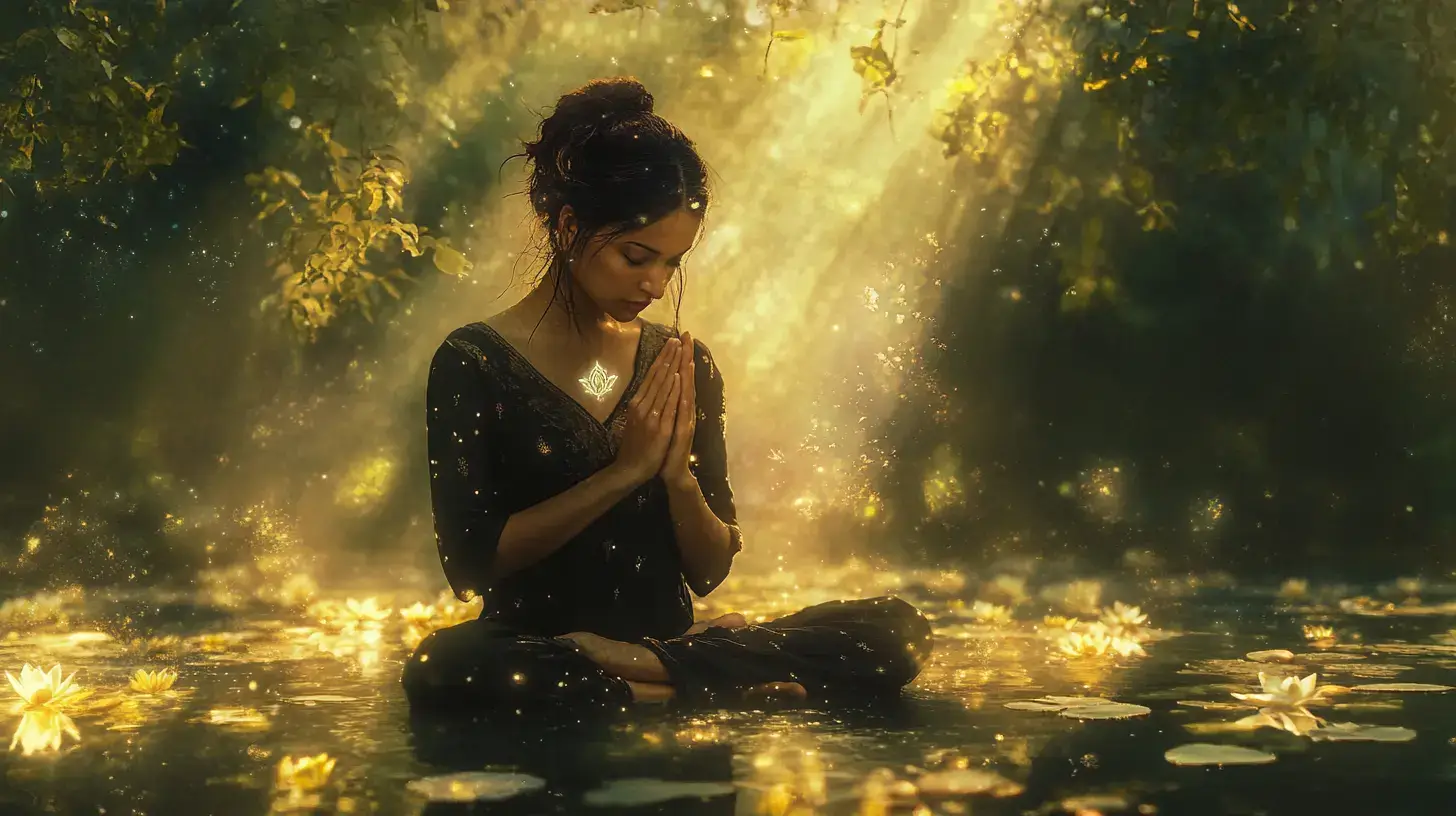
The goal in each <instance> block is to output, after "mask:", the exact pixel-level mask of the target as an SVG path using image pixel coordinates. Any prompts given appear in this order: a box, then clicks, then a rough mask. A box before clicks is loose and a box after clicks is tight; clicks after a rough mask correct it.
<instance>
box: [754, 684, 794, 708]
mask: <svg viewBox="0 0 1456 816" xmlns="http://www.w3.org/2000/svg"><path fill="white" fill-rule="evenodd" d="M743 696H744V698H745V699H747V700H749V701H750V702H755V701H758V702H775V703H802V702H803V701H804V700H807V699H808V698H809V691H808V689H806V688H804V685H803V684H802V683H762V684H760V685H757V686H753V687H751V688H749V689H748V690H747V691H745V692H744V693H743Z"/></svg>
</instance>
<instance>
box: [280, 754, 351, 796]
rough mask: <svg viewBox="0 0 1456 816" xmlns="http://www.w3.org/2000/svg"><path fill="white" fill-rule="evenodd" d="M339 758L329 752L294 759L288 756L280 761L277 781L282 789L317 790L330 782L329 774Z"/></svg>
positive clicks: (302, 791)
mask: <svg viewBox="0 0 1456 816" xmlns="http://www.w3.org/2000/svg"><path fill="white" fill-rule="evenodd" d="M337 762H338V760H337V759H334V758H333V757H331V756H329V755H328V754H319V755H317V756H305V757H299V758H298V759H294V758H293V757H292V756H286V757H284V758H283V760H282V761H281V762H279V763H278V772H277V776H276V778H275V783H276V786H277V788H278V790H280V791H285V790H286V791H298V792H300V793H305V792H308V791H315V790H318V789H319V788H322V787H323V786H324V785H326V784H328V781H329V775H330V774H332V773H333V772H334V765H335V764H336V763H337Z"/></svg>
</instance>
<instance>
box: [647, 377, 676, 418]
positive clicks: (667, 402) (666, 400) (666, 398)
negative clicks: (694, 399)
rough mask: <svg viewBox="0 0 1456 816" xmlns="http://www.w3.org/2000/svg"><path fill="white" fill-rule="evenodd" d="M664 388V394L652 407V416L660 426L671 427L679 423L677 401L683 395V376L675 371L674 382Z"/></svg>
mask: <svg viewBox="0 0 1456 816" xmlns="http://www.w3.org/2000/svg"><path fill="white" fill-rule="evenodd" d="M661 390H662V396H661V398H660V399H659V400H658V402H657V403H656V404H655V405H654V406H653V408H652V417H653V419H656V420H657V421H658V422H659V423H660V424H659V425H658V427H659V428H668V429H671V428H673V427H674V426H675V425H676V424H677V401H678V398H679V397H681V396H682V377H681V376H679V375H678V374H677V372H673V375H672V382H671V383H669V384H668V386H667V387H666V388H664V389H661Z"/></svg>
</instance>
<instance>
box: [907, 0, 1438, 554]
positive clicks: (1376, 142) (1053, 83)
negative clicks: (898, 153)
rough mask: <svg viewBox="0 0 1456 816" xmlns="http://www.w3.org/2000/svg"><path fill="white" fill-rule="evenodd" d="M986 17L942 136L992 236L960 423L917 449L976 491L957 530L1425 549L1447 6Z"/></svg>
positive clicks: (1206, 548) (965, 365)
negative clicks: (959, 470) (999, 49)
mask: <svg viewBox="0 0 1456 816" xmlns="http://www.w3.org/2000/svg"><path fill="white" fill-rule="evenodd" d="M1002 14H1003V19H1004V28H1003V30H1002V33H1003V34H1004V35H1005V37H1006V40H1007V43H1008V45H1007V48H1006V49H1005V50H1004V52H1003V53H1000V54H998V55H997V57H996V58H994V59H991V60H983V61H979V62H975V63H971V64H969V65H968V66H967V69H966V71H965V73H964V75H963V76H962V77H960V78H959V79H957V80H956V81H954V82H953V83H952V85H951V93H950V95H949V97H948V99H947V102H946V104H945V106H944V108H943V110H942V111H941V115H940V117H939V119H938V122H937V125H936V128H935V132H934V134H933V135H934V136H935V138H937V139H939V140H940V141H941V142H942V143H943V144H944V146H945V152H946V154H947V155H948V156H951V157H954V158H955V160H956V172H957V173H959V174H963V175H965V176H966V177H967V181H966V182H965V183H966V184H968V185H974V186H973V188H974V189H978V190H984V191H985V194H984V197H983V199H982V201H981V202H980V203H981V204H983V205H986V206H987V208H988V210H989V211H991V212H993V213H1000V214H1002V215H1004V218H1003V217H1002V215H997V216H996V220H995V222H994V223H995V229H994V230H988V231H987V232H988V233H991V234H992V240H994V242H995V244H994V246H992V247H987V248H986V249H985V251H984V254H983V257H985V258H987V269H986V270H985V274H984V275H982V276H981V277H979V278H977V279H976V281H975V283H973V284H971V285H969V286H967V287H965V288H964V289H963V290H960V291H957V292H955V293H953V294H952V296H950V297H948V298H947V300H946V304H945V308H946V313H947V322H946V325H945V326H944V328H943V330H942V331H943V333H944V335H945V337H946V339H947V342H948V346H949V350H948V352H947V353H946V354H945V355H943V356H942V357H941V358H940V360H939V361H938V362H937V365H938V366H939V367H940V368H941V372H942V375H943V376H944V378H946V379H948V380H950V381H952V382H955V383H961V384H964V387H962V388H961V389H960V391H961V397H960V399H959V403H960V405H959V407H958V409H957V411H956V412H955V416H956V417H958V418H960V420H961V421H960V422H959V423H950V424H947V425H945V426H943V427H940V428H938V429H935V430H933V431H931V430H930V429H925V430H926V433H925V434H924V438H923V439H922V440H920V441H919V442H917V443H916V444H917V445H919V446H920V447H921V448H923V449H924V451H929V450H931V449H933V448H934V446H935V445H936V444H939V442H940V441H941V440H949V441H950V443H951V445H952V447H953V448H954V450H955V452H956V453H957V455H958V457H959V459H960V460H961V461H962V462H963V463H964V468H965V470H966V471H967V472H975V473H976V474H978V476H977V479H978V483H977V487H976V491H975V493H976V495H978V496H980V500H979V501H980V502H981V503H980V505H979V506H978V507H975V508H969V509H967V510H966V513H967V515H966V516H964V517H963V520H964V519H971V520H974V521H976V522H977V523H980V524H983V525H985V527H984V528H983V529H985V530H991V529H999V530H1000V531H1001V533H997V534H996V535H1002V534H1004V535H1006V536H1007V537H1011V536H1014V535H1015V534H1016V531H1022V532H1026V531H1031V530H1038V531H1040V534H1042V535H1046V536H1052V535H1059V537H1058V538H1057V540H1058V541H1061V542H1063V543H1064V544H1065V545H1068V546H1070V543H1071V541H1072V540H1073V539H1076V538H1078V537H1081V538H1082V539H1084V540H1088V539H1095V538H1097V537H1099V536H1101V537H1103V539H1104V540H1105V542H1106V543H1108V544H1111V543H1113V542H1116V543H1117V544H1118V545H1120V546H1129V545H1131V544H1132V543H1134V542H1135V541H1137V539H1138V537H1139V535H1157V536H1158V537H1160V538H1161V539H1162V540H1163V542H1164V543H1168V542H1173V541H1183V542H1189V543H1191V544H1193V545H1196V546H1190V547H1187V548H1185V549H1186V552H1187V554H1195V553H1199V554H1204V555H1210V554H1212V553H1213V552H1215V551H1216V552H1219V553H1221V554H1222V555H1223V556H1233V554H1234V553H1238V557H1237V558H1233V557H1229V558H1227V560H1226V561H1225V563H1228V564H1233V563H1236V562H1237V561H1238V560H1239V559H1243V563H1245V564H1246V565H1247V564H1249V563H1250V562H1251V559H1259V558H1262V559H1266V560H1270V561H1272V560H1275V559H1276V557H1277V558H1278V559H1283V560H1284V561H1285V562H1290V563H1292V562H1297V561H1298V560H1299V559H1300V558H1301V557H1302V556H1308V555H1309V554H1311V553H1328V552H1331V551H1332V550H1331V549H1330V548H1334V547H1339V548H1343V549H1342V550H1341V551H1342V552H1346V553H1352V552H1355V551H1356V550H1357V548H1359V547H1362V546H1370V545H1371V544H1372V543H1373V542H1376V541H1379V542H1381V544H1380V547H1384V548H1386V549H1384V550H1379V548H1377V550H1379V551H1382V552H1393V551H1395V550H1396V549H1397V548H1399V547H1407V548H1429V547H1434V546H1435V542H1437V541H1440V540H1442V539H1441V537H1442V536H1443V535H1446V534H1448V533H1449V532H1450V531H1451V529H1452V528H1453V525H1456V514H1453V513H1451V512H1450V511H1448V510H1445V509H1444V508H1443V507H1442V506H1440V503H1439V502H1432V501H1431V499H1430V497H1431V496H1433V495H1438V494H1439V490H1440V486H1443V485H1445V486H1449V483H1450V481H1451V474H1452V472H1453V471H1456V448H1453V446H1451V445H1450V444H1447V443H1445V442H1443V441H1442V440H1449V439H1452V438H1456V436H1453V432H1456V424H1453V423H1452V421H1451V420H1450V419H1449V416H1448V415H1449V411H1443V410H1439V409H1438V407H1437V406H1441V405H1449V401H1450V400H1451V399H1453V398H1456V390H1453V389H1452V388H1451V387H1450V386H1449V377H1446V378H1444V379H1443V377H1442V376H1441V375H1440V372H1449V371H1450V370H1451V360H1452V357H1453V355H1452V354H1451V350H1450V348H1449V345H1448V344H1447V342H1446V341H1445V340H1443V338H1444V333H1443V332H1441V331H1440V330H1439V328H1438V327H1439V326H1441V325H1443V324H1445V323H1446V322H1447V320H1448V319H1449V311H1448V304H1449V303H1450V302H1451V300H1450V299H1451V293H1452V280H1451V278H1450V275H1449V273H1448V272H1446V271H1445V270H1447V269H1448V268H1449V263H1450V254H1449V247H1448V246H1447V244H1448V240H1449V239H1448V236H1449V232H1450V230H1451V229H1452V223H1451V222H1452V206H1451V205H1452V200H1451V196H1452V192H1451V190H1452V187H1451V183H1450V179H1451V176H1452V171H1453V164H1452V162H1453V161H1456V159H1453V155H1452V151H1451V144H1450V141H1449V140H1450V138H1451V136H1450V133H1451V132H1452V130H1451V126H1452V122H1453V116H1456V83H1453V82H1452V81H1451V79H1452V71H1453V69H1452V67H1451V62H1450V58H1449V55H1450V54H1451V53H1452V52H1453V46H1456V41H1453V39H1452V34H1453V32H1456V4H1452V3H1450V2H1445V0H1431V1H1430V2H1421V3H1411V4H1390V3H1348V2H1336V1H1335V0H1315V1H1314V2H1291V0H1254V1H1251V2H1240V3H1229V2H1211V1H1210V0H1196V2H1195V0H1177V2H1174V1H1173V0H1152V1H1150V0H1136V2H1133V1H1132V0H1105V2H1103V1H1101V0H1099V2H1096V3H1084V2H1050V3H1027V2H1015V0H1011V1H1010V2H1006V3H1003V5H1002ZM988 218H989V216H988ZM988 223H989V222H988ZM919 427H921V428H922V429H924V425H923V424H922V425H920V426H919ZM907 459H909V460H912V461H913V460H914V457H907ZM912 468H913V466H907V468H906V469H907V470H910V469H912ZM1107 473H1116V474H1118V476H1117V480H1114V481H1116V482H1117V484H1120V485H1125V486H1126V490H1127V491H1128V492H1127V494H1126V495H1121V494H1118V490H1119V488H1114V487H1112V486H1109V485H1111V484H1112V483H1111V482H1104V481H1099V479H1101V478H1102V477H1101V476H1099V475H1098V474H1107ZM911 478H912V479H914V480H916V481H918V478H919V474H913V475H912V476H911ZM965 480H966V475H965V474H962V481H965ZM1103 490H1107V491H1110V492H1111V493H1113V494H1118V502H1119V503H1120V504H1119V507H1121V508H1122V510H1121V511H1120V512H1119V513H1118V514H1116V517H1117V521H1115V522H1114V521H1111V520H1110V519H1112V518H1113V517H1112V516H1109V515H1108V514H1106V513H1102V512H1101V511H1098V512H1096V513H1094V512H1092V511H1091V510H1089V509H1088V508H1091V507H1094V506H1098V507H1100V506H1102V505H1103V504H1106V501H1105V500H1104V499H1103V498H1099V496H1103V495H1104V494H1103V493H1102V492H1101V491H1103ZM1089 491H1090V492H1089ZM1083 505H1085V506H1083ZM1210 507H1213V508H1217V512H1212V511H1210V510H1209V508H1210ZM993 537H994V536H993ZM1271 539H1274V540H1275V541H1277V543H1276V544H1275V545H1274V546H1273V548H1272V549H1264V550H1258V551H1257V554H1256V551H1253V550H1251V549H1250V548H1251V547H1255V546H1261V545H1258V544H1256V543H1257V542H1263V543H1268V542H1269V541H1270V540H1271ZM1172 549H1177V548H1176V547H1174V548H1172ZM1408 551H1413V550H1408ZM1421 551H1422V552H1423V553H1427V554H1428V553H1430V552H1432V551H1431V550H1429V549H1422V550H1421Z"/></svg>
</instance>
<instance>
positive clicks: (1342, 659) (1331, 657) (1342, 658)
mask: <svg viewBox="0 0 1456 816" xmlns="http://www.w3.org/2000/svg"><path fill="white" fill-rule="evenodd" d="M1294 658H1295V659H1296V660H1305V661H1308V662H1310V663H1349V662H1352V661H1355V660H1364V659H1365V655H1362V654H1349V653H1347V652H1305V653H1304V654H1297V655H1295V656H1294Z"/></svg>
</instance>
